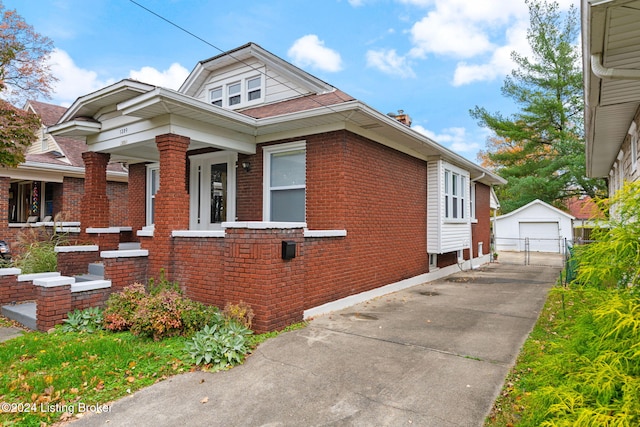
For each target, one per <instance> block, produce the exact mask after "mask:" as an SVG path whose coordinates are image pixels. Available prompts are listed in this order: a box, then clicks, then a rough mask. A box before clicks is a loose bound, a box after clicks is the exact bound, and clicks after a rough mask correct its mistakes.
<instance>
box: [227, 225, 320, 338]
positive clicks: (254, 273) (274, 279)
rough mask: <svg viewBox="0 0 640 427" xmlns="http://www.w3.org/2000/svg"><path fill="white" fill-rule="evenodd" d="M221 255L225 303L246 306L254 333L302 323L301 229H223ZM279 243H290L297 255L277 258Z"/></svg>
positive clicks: (303, 274) (278, 256) (302, 265)
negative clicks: (222, 259)
mask: <svg viewBox="0 0 640 427" xmlns="http://www.w3.org/2000/svg"><path fill="white" fill-rule="evenodd" d="M225 240H226V242H225V243H226V248H225V254H224V267H225V271H224V282H225V284H226V286H225V300H226V301H229V302H232V303H238V302H239V301H244V302H246V303H248V304H249V305H250V306H251V308H252V309H253V311H254V313H255V317H254V319H253V326H252V327H253V329H254V330H256V331H257V332H265V331H272V330H277V329H282V328H284V327H285V326H287V325H290V324H292V323H295V322H299V321H302V315H303V310H304V288H305V281H306V280H308V279H309V278H308V277H306V276H305V268H304V267H305V257H304V252H303V251H301V250H300V246H301V244H302V242H303V240H304V239H303V237H302V229H287V230H281V229H273V230H250V229H227V237H226V238H225ZM283 240H287V241H294V242H295V243H296V245H297V249H298V250H297V255H296V257H295V258H293V259H291V260H283V259H282V257H281V254H282V246H281V243H282V241H283Z"/></svg>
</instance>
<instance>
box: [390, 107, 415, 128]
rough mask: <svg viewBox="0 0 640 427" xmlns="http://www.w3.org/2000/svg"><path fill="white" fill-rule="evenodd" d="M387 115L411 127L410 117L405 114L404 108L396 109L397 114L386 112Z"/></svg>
mask: <svg viewBox="0 0 640 427" xmlns="http://www.w3.org/2000/svg"><path fill="white" fill-rule="evenodd" d="M387 116H389V117H393V118H394V119H396V120H397V121H399V122H400V123H402V124H403V125H407V126H409V127H411V117H409V115H408V114H405V113H404V110H398V114H395V113H388V114H387Z"/></svg>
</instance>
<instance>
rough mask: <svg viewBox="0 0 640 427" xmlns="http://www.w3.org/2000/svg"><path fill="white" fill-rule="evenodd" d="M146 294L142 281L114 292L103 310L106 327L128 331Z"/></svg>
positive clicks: (112, 329) (111, 329)
mask: <svg viewBox="0 0 640 427" xmlns="http://www.w3.org/2000/svg"><path fill="white" fill-rule="evenodd" d="M146 296H147V291H146V290H145V288H144V285H143V284H141V283H134V284H133V285H129V286H127V287H126V288H124V289H123V290H122V291H121V292H115V293H112V294H111V295H110V296H109V299H108V300H107V302H106V304H105V309H104V312H103V317H104V324H105V328H106V329H108V330H110V331H128V330H129V329H130V328H131V326H132V325H133V322H134V318H135V315H136V312H137V311H138V307H139V306H140V303H141V302H142V301H143V300H144V299H145V298H146Z"/></svg>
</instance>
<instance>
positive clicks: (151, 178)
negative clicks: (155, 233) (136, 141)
mask: <svg viewBox="0 0 640 427" xmlns="http://www.w3.org/2000/svg"><path fill="white" fill-rule="evenodd" d="M159 188H160V165H159V164H158V163H154V164H151V165H147V225H153V224H154V215H155V210H156V193H157V192H158V189H159Z"/></svg>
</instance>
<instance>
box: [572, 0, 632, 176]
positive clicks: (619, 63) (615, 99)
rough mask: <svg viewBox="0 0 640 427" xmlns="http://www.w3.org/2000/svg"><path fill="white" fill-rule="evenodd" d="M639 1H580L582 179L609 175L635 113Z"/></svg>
mask: <svg viewBox="0 0 640 427" xmlns="http://www.w3.org/2000/svg"><path fill="white" fill-rule="evenodd" d="M639 22H640V0H582V49H583V55H582V60H583V71H584V76H583V78H584V87H585V139H586V158H587V160H586V161H587V165H586V166H587V175H588V176H590V177H605V176H607V175H608V174H609V172H610V170H611V168H612V166H613V164H614V162H615V161H616V157H617V155H618V153H619V151H620V147H621V145H622V143H623V141H624V139H625V137H626V135H627V133H628V130H629V128H630V126H631V123H632V121H633V118H634V116H635V115H636V114H637V113H638V108H639V107H640V25H639V24H638V23H639Z"/></svg>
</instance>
